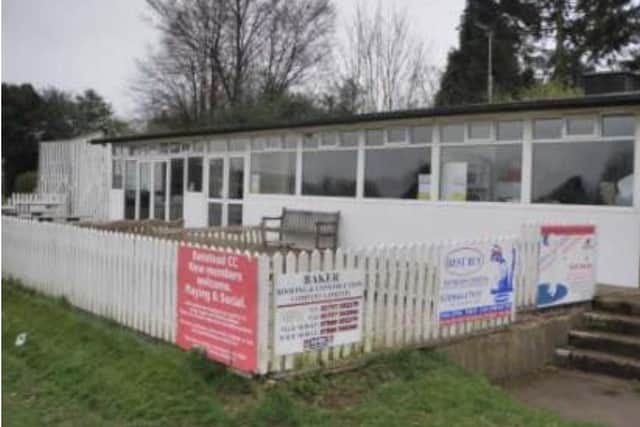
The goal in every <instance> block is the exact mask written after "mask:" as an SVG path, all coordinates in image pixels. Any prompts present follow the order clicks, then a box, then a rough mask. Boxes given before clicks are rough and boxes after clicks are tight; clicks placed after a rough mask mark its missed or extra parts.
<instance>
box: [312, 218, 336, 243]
mask: <svg viewBox="0 0 640 427" xmlns="http://www.w3.org/2000/svg"><path fill="white" fill-rule="evenodd" d="M315 224H316V248H318V249H320V237H331V238H332V240H333V242H332V244H331V248H332V249H335V248H336V246H337V243H338V242H337V240H338V235H337V234H338V221H316V222H315ZM327 228H328V230H327ZM323 229H324V230H323Z"/></svg>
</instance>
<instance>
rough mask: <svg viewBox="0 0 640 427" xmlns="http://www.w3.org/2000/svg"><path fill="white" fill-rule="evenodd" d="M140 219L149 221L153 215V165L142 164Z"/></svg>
mask: <svg viewBox="0 0 640 427" xmlns="http://www.w3.org/2000/svg"><path fill="white" fill-rule="evenodd" d="M138 164H139V165H140V178H139V179H140V189H139V195H138V197H139V201H140V207H139V209H138V217H139V219H149V215H150V214H151V163H149V162H140V163H138Z"/></svg>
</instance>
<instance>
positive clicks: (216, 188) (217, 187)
mask: <svg viewBox="0 0 640 427" xmlns="http://www.w3.org/2000/svg"><path fill="white" fill-rule="evenodd" d="M223 177H224V159H223V158H222V157H216V158H213V159H209V198H210V199H221V198H222V180H223Z"/></svg>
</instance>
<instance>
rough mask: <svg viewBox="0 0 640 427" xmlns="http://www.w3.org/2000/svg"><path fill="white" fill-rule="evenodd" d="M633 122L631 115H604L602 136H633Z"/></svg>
mask: <svg viewBox="0 0 640 427" xmlns="http://www.w3.org/2000/svg"><path fill="white" fill-rule="evenodd" d="M634 127H635V123H634V119H633V116H631V115H617V116H604V117H603V118H602V136H633V134H634V133H635V129H634Z"/></svg>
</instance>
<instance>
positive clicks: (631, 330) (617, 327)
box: [583, 311, 640, 336]
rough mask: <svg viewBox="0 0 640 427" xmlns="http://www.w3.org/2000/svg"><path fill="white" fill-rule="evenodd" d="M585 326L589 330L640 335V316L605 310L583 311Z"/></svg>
mask: <svg viewBox="0 0 640 427" xmlns="http://www.w3.org/2000/svg"><path fill="white" fill-rule="evenodd" d="M583 318H584V322H585V326H586V327H587V328H588V329H591V330H598V331H606V332H613V333H617V334H627V335H636V336H640V316H627V315H624V314H616V313H612V312H606V311H589V312H586V313H584V317H583Z"/></svg>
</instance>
